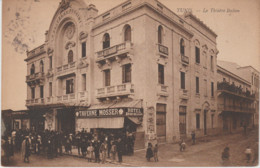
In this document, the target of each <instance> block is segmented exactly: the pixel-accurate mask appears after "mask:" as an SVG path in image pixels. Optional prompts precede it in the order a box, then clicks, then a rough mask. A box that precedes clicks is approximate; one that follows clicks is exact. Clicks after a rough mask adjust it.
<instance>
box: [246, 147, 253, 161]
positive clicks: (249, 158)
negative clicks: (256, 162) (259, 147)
mask: <svg viewBox="0 0 260 168" xmlns="http://www.w3.org/2000/svg"><path fill="white" fill-rule="evenodd" d="M245 154H246V160H247V163H249V162H250V160H251V156H252V149H251V148H250V146H247V148H246V150H245Z"/></svg>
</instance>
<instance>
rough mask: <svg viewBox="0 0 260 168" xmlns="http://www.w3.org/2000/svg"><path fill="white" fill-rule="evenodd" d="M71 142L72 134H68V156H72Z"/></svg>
mask: <svg viewBox="0 0 260 168" xmlns="http://www.w3.org/2000/svg"><path fill="white" fill-rule="evenodd" d="M72 141H73V137H72V134H69V138H68V151H69V153H70V154H72Z"/></svg>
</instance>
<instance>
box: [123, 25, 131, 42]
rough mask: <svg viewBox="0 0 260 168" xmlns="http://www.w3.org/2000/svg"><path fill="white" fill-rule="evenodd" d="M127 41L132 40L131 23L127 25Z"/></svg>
mask: <svg viewBox="0 0 260 168" xmlns="http://www.w3.org/2000/svg"><path fill="white" fill-rule="evenodd" d="M124 36H125V41H131V27H130V26H129V25H127V26H126V27H125V34H124Z"/></svg>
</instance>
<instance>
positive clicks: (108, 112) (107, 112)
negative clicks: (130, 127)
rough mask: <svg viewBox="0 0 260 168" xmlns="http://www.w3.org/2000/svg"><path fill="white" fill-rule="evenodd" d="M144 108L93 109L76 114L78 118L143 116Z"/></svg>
mask: <svg viewBox="0 0 260 168" xmlns="http://www.w3.org/2000/svg"><path fill="white" fill-rule="evenodd" d="M142 115H143V109H142V108H132V107H129V108H106V109H92V110H80V111H77V112H76V117H78V118H88V117H111V116H114V117H115V116H121V117H122V116H142Z"/></svg>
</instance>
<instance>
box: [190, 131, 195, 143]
mask: <svg viewBox="0 0 260 168" xmlns="http://www.w3.org/2000/svg"><path fill="white" fill-rule="evenodd" d="M195 138H196V134H195V131H192V132H191V139H192V145H195Z"/></svg>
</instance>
